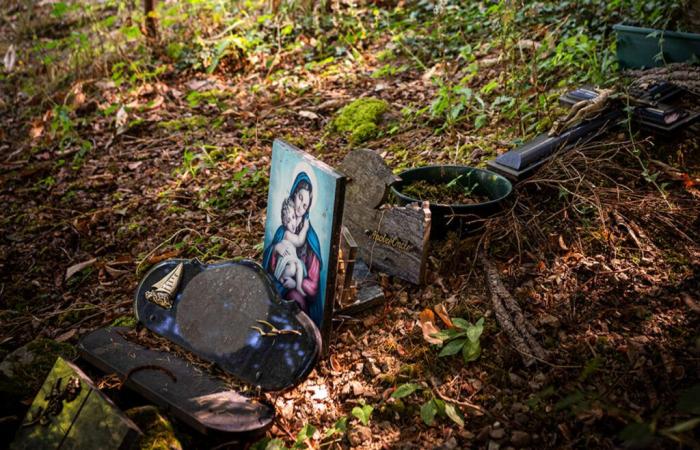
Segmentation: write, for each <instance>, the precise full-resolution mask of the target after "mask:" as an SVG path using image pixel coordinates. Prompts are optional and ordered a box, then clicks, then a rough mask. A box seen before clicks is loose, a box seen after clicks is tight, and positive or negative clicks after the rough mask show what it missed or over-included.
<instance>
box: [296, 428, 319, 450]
mask: <svg viewBox="0 0 700 450" xmlns="http://www.w3.org/2000/svg"><path fill="white" fill-rule="evenodd" d="M314 433H316V427H315V426H313V425H311V424H310V423H307V424H306V425H304V428H302V429H301V430H299V433H297V439H296V442H295V443H294V447H295V448H306V447H307V445H306V441H307V440H308V439H311V438H312V437H313V436H314Z"/></svg>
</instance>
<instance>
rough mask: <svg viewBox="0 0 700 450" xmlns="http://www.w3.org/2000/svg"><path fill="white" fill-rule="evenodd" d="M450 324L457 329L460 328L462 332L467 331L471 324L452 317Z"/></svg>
mask: <svg viewBox="0 0 700 450" xmlns="http://www.w3.org/2000/svg"><path fill="white" fill-rule="evenodd" d="M452 323H453V324H455V326H456V327H457V328H461V329H463V330H468V329H469V327H470V326H471V324H470V323H469V322H467V321H466V320H464V319H460V318H459V317H453V318H452Z"/></svg>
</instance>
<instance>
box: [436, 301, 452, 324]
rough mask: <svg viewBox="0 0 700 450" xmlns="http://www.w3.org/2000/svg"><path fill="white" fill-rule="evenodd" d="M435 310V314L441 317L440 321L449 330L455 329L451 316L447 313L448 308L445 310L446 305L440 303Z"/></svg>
mask: <svg viewBox="0 0 700 450" xmlns="http://www.w3.org/2000/svg"><path fill="white" fill-rule="evenodd" d="M433 309H434V310H435V314H437V315H438V317H440V320H442V322H443V323H444V324H445V325H446V326H447V328H454V324H453V323H452V320H451V319H450V315H449V314H448V313H447V308H445V304H444V303H438V304H437V305H435V306H433Z"/></svg>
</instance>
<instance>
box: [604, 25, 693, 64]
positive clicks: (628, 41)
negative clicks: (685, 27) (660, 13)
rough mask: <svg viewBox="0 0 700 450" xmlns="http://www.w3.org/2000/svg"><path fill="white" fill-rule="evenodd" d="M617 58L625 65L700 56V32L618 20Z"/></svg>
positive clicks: (670, 61)
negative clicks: (665, 28) (633, 23)
mask: <svg viewBox="0 0 700 450" xmlns="http://www.w3.org/2000/svg"><path fill="white" fill-rule="evenodd" d="M613 29H614V30H615V33H616V34H617V59H618V61H619V62H620V67H621V68H623V69H640V68H642V67H645V68H649V67H657V66H662V65H664V64H668V63H674V62H686V61H690V60H693V59H694V58H696V59H700V34H695V33H682V32H678V31H666V30H655V29H653V28H642V27H633V26H630V25H624V24H617V25H614V26H613Z"/></svg>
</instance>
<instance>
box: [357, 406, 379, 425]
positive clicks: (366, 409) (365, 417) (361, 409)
mask: <svg viewBox="0 0 700 450" xmlns="http://www.w3.org/2000/svg"><path fill="white" fill-rule="evenodd" d="M372 411H374V408H372V407H371V406H370V405H362V406H355V407H354V408H353V409H352V415H353V416H355V417H357V420H359V421H360V422H361V423H362V425H364V426H367V425H369V419H370V417H371V416H372Z"/></svg>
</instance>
